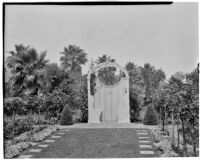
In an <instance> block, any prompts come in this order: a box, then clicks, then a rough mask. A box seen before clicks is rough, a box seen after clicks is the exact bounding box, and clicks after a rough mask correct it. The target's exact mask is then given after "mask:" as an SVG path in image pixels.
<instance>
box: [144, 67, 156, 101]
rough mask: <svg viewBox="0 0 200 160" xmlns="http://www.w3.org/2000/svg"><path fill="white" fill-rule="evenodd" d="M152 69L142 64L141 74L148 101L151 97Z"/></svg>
mask: <svg viewBox="0 0 200 160" xmlns="http://www.w3.org/2000/svg"><path fill="white" fill-rule="evenodd" d="M153 70H154V67H153V66H151V65H150V64H149V63H145V64H144V68H142V71H141V74H142V77H143V79H144V83H145V85H146V89H145V90H146V99H148V100H149V99H150V98H151V97H152V89H153V88H152V74H153Z"/></svg>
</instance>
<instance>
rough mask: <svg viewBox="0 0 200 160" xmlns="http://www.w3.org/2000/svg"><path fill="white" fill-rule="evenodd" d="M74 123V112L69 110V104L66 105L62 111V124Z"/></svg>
mask: <svg viewBox="0 0 200 160" xmlns="http://www.w3.org/2000/svg"><path fill="white" fill-rule="evenodd" d="M72 124H73V120H72V113H71V111H70V110H69V107H68V105H66V106H65V107H64V109H63V111H62V113H61V117H60V125H72Z"/></svg>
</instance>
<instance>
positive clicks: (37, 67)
mask: <svg viewBox="0 0 200 160" xmlns="http://www.w3.org/2000/svg"><path fill="white" fill-rule="evenodd" d="M46 53H47V52H46V51H43V52H41V53H40V54H39V53H38V52H37V51H36V49H34V48H32V47H30V46H24V45H22V44H21V45H15V50H14V51H10V52H9V54H10V56H8V57H7V60H6V66H5V69H6V72H10V73H11V78H10V79H9V81H8V82H6V83H5V93H4V116H5V122H4V135H6V136H5V138H13V137H14V136H16V135H18V134H20V133H18V131H17V130H21V131H28V130H31V129H32V127H31V126H32V125H33V124H38V125H40V124H56V123H58V122H59V121H60V118H61V117H62V115H64V114H73V115H75V114H76V113H78V111H80V115H79V116H78V117H76V118H77V119H76V120H75V119H74V118H73V120H74V121H75V122H77V121H78V122H87V119H88V111H87V108H88V106H87V105H88V103H87V74H85V75H82V65H85V63H86V62H87V61H88V59H87V53H86V52H85V51H84V50H83V49H81V48H80V47H78V46H76V45H69V46H67V47H64V49H63V51H61V57H60V62H61V63H60V64H61V65H58V64H56V63H50V62H49V61H48V60H47V59H46ZM107 61H110V62H117V60H115V59H112V58H111V57H110V56H107V55H105V54H104V55H102V56H100V57H98V58H97V59H96V60H95V61H92V62H91V63H90V67H91V68H93V67H94V66H95V65H97V64H100V63H103V62H107ZM125 68H126V70H127V71H128V74H129V77H130V79H129V82H130V83H129V84H130V85H129V93H130V120H131V122H137V121H141V122H142V121H143V120H144V121H143V122H144V123H145V122H146V121H147V119H146V118H145V119H144V115H145V117H151V116H152V113H153V114H154V113H155V114H156V115H155V117H159V123H160V124H161V125H162V130H163V131H166V132H169V127H168V125H170V124H172V126H173V127H172V128H173V131H174V126H175V124H176V125H177V126H178V127H177V128H178V133H180V134H181V135H182V136H183V141H184V142H183V143H184V152H183V154H184V156H186V155H187V148H186V144H187V143H189V144H192V145H193V147H194V155H196V146H197V145H198V144H196V142H197V141H198V139H197V137H198V136H199V132H198V128H199V108H198V103H199V101H198V100H199V92H198V91H199V88H198V87H199V72H198V67H197V68H196V69H195V70H194V71H192V72H191V73H188V74H184V73H182V72H177V73H175V74H174V75H172V76H171V78H170V79H169V80H166V76H165V73H164V71H162V69H157V68H155V66H153V65H151V64H149V63H145V64H144V66H138V65H136V64H135V63H133V62H127V64H126V65H125ZM117 72H118V71H117V70H116V68H112V67H108V68H104V69H102V70H100V71H99V72H98V74H97V75H94V74H92V75H91V93H92V94H94V92H95V90H94V88H95V87H94V86H95V79H96V78H97V77H99V79H100V81H102V83H104V84H106V85H112V84H114V83H116V82H117V81H119V79H120V78H121V77H123V76H124V73H121V72H119V74H118V75H117V76H116V73H117ZM65 106H68V107H67V108H66V112H64V110H63V108H64V107H65ZM62 111H63V113H62ZM146 111H147V113H146ZM61 113H62V114H61ZM145 113H146V114H145ZM149 113H150V114H149ZM33 115H36V116H38V119H37V120H33V119H31V117H33ZM19 117H23V118H25V119H26V120H25V121H24V122H23V123H21V120H19ZM69 117H70V115H69ZM61 119H62V118H61ZM148 119H149V118H148ZM150 119H151V118H150ZM62 120H63V119H62ZM151 120H153V119H151ZM63 121H64V120H63ZM155 121H157V118H155ZM155 121H153V122H152V124H157V122H155ZM71 123H72V122H70V124H71ZM173 139H174V137H173ZM173 145H174V148H177V149H178V150H179V141H178V143H177V145H175V142H174V144H173Z"/></svg>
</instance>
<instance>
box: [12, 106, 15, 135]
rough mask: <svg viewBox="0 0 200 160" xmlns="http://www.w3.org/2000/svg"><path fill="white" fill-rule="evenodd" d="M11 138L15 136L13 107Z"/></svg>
mask: <svg viewBox="0 0 200 160" xmlns="http://www.w3.org/2000/svg"><path fill="white" fill-rule="evenodd" d="M12 126H13V127H12V138H14V136H15V111H14V109H13V115H12Z"/></svg>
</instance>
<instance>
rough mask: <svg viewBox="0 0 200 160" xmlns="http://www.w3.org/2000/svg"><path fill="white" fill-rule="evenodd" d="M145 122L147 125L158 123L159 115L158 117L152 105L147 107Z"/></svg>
mask: <svg viewBox="0 0 200 160" xmlns="http://www.w3.org/2000/svg"><path fill="white" fill-rule="evenodd" d="M143 124H146V125H157V124H158V117H157V114H156V111H155V110H154V108H153V107H152V106H151V105H150V106H149V107H148V108H147V111H146V114H145V116H144V120H143Z"/></svg>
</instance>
